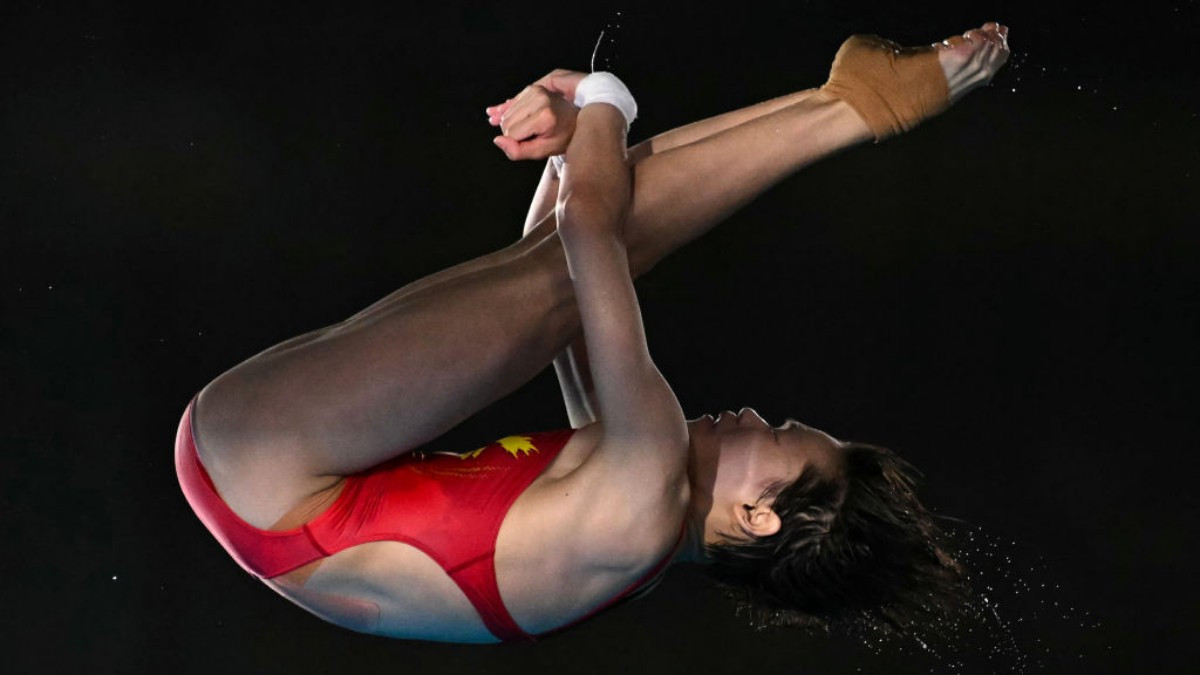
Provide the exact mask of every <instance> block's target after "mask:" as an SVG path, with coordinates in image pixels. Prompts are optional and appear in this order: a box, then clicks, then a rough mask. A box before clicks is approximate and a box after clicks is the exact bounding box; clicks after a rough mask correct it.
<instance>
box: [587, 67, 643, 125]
mask: <svg viewBox="0 0 1200 675" xmlns="http://www.w3.org/2000/svg"><path fill="white" fill-rule="evenodd" d="M592 103H607V104H609V105H611V106H613V107H614V108H616V109H617V110H619V111H621V115H622V117H624V118H625V130H626V131H628V130H629V126H630V125H631V124H633V120H634V119H636V118H637V101H635V100H634V99H633V94H631V93H630V92H629V88H628V87H626V86H625V83H624V82H621V80H620V79H618V78H617V76H616V75H613V74H612V73H605V72H599V73H592V74H590V75H588V76H587V77H585V78H583V79H582V80H580V81H579V84H578V86H576V87H575V105H576V106H578V107H579V108H581V109H582V108H583V107H584V106H587V105H589V104H592Z"/></svg>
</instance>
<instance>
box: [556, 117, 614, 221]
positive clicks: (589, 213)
mask: <svg viewBox="0 0 1200 675" xmlns="http://www.w3.org/2000/svg"><path fill="white" fill-rule="evenodd" d="M625 124H626V123H625V119H624V117H622V116H621V113H620V111H618V110H617V109H616V108H613V107H612V106H609V105H606V104H597V105H592V106H587V107H585V108H584V109H583V110H581V111H580V113H579V120H578V122H577V123H576V129H575V136H574V138H572V139H571V143H570V145H568V146H567V152H566V154H565V156H564V157H565V162H564V167H563V170H562V175H560V176H559V178H558V180H559V188H558V210H559V212H560V213H561V212H562V211H563V210H564V208H565V207H566V206H567V205H568V204H569V203H570V202H571V201H572V200H582V201H583V202H584V205H585V206H584V208H579V209H570V211H571V213H572V214H573V216H574V218H573V219H574V220H576V221H579V220H583V221H585V222H583V223H576V224H575V226H576V227H581V226H582V227H587V228H605V229H610V228H611V229H613V230H614V231H617V232H619V231H620V228H621V225H622V221H623V219H624V217H625V214H626V212H627V210H628V207H629V198H630V189H631V187H630V183H631V179H630V175H629V168H628V166H627V165H626V161H625ZM559 226H560V227H562V226H563V224H562V222H561V218H560V223H559Z"/></svg>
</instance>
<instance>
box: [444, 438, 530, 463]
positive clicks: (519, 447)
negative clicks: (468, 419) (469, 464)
mask: <svg viewBox="0 0 1200 675" xmlns="http://www.w3.org/2000/svg"><path fill="white" fill-rule="evenodd" d="M496 445H499V446H500V447H502V448H504V450H505V452H507V453H508V454H510V455H512V456H513V457H521V456H522V455H532V454H533V453H535V452H541V451H540V450H538V449H537V446H535V445H534V444H533V437H532V436H505V437H504V438H501V439H500V440H498V441H496ZM488 447H490V446H487V445H485V446H483V447H482V448H476V449H475V450H468V451H467V452H459V453H454V455H455V456H456V457H458V458H459V459H475V458H476V457H478V456H480V455H482V454H483V451H484V450H487V449H488Z"/></svg>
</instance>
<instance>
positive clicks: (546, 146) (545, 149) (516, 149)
mask: <svg viewBox="0 0 1200 675" xmlns="http://www.w3.org/2000/svg"><path fill="white" fill-rule="evenodd" d="M552 145H553V144H552V141H550V140H547V139H545V138H533V139H530V140H528V141H522V142H520V143H517V144H516V145H515V146H510V149H509V150H508V151H506V152H505V153H504V154H506V155H508V158H509V159H511V160H513V161H520V160H524V159H545V158H547V157H549V156H550V155H551V148H552Z"/></svg>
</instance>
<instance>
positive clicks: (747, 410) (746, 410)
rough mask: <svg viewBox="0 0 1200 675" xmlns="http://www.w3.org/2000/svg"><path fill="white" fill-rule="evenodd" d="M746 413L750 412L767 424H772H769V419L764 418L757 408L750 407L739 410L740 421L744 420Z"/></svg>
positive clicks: (752, 415)
mask: <svg viewBox="0 0 1200 675" xmlns="http://www.w3.org/2000/svg"><path fill="white" fill-rule="evenodd" d="M746 413H749V414H750V416H751V417H753V418H754V419H756V420H758V421H759V422H761V423H762V424H764V425H765V426H771V425H769V424H767V421H766V420H765V419H763V416H762V415H759V414H758V411H757V410H755V409H754V408H750V407H745V408H742V409H741V410H739V411H738V414H737V418H738V421H739V422H740V421H742V416H743V415H745V414H746Z"/></svg>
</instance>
